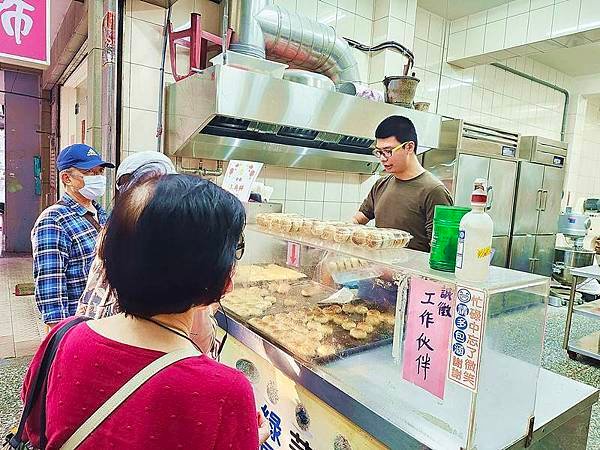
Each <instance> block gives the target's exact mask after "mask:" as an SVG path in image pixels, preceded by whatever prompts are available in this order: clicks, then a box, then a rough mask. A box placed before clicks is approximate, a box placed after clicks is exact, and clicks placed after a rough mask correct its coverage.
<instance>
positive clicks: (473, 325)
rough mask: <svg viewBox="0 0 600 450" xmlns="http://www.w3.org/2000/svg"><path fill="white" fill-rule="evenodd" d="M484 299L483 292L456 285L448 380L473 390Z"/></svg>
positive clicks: (477, 370) (476, 379)
mask: <svg viewBox="0 0 600 450" xmlns="http://www.w3.org/2000/svg"><path fill="white" fill-rule="evenodd" d="M486 314H487V302H486V298H485V292H483V291H479V290H476V289H470V288H465V287H460V286H457V289H456V306H455V309H454V314H453V319H454V320H453V323H452V347H451V352H450V361H449V364H448V379H449V380H452V381H454V382H455V383H458V384H460V385H461V386H463V387H466V388H467V389H469V390H470V391H473V392H477V387H478V385H479V364H480V362H481V345H482V339H483V330H484V328H485V317H486Z"/></svg>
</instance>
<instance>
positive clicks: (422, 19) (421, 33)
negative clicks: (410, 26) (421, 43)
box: [415, 8, 431, 40]
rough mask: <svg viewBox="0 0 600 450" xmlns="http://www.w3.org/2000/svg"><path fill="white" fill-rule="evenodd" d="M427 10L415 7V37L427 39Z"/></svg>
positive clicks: (428, 15)
mask: <svg viewBox="0 0 600 450" xmlns="http://www.w3.org/2000/svg"><path fill="white" fill-rule="evenodd" d="M430 16H431V14H430V13H429V11H427V10H425V9H423V8H417V16H416V26H415V37H417V38H419V39H423V40H427V39H428V35H429V17H430Z"/></svg>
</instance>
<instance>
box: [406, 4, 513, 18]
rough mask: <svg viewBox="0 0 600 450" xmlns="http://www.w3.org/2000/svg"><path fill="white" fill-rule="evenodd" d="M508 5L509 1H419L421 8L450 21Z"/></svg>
mask: <svg viewBox="0 0 600 450" xmlns="http://www.w3.org/2000/svg"><path fill="white" fill-rule="evenodd" d="M507 3H508V0H418V2H417V4H418V6H420V7H421V8H423V9H426V10H427V11H431V12H432V13H434V14H437V15H438V16H442V17H445V18H446V19H450V20H454V19H458V18H459V17H464V16H468V15H469V14H475V13H478V12H480V11H484V10H486V9H490V8H495V7H496V6H500V5H503V4H507Z"/></svg>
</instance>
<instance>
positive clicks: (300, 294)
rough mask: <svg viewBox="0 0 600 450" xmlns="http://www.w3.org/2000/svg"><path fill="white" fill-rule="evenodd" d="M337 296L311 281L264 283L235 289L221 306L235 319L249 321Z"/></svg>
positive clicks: (328, 289)
mask: <svg viewBox="0 0 600 450" xmlns="http://www.w3.org/2000/svg"><path fill="white" fill-rule="evenodd" d="M334 292H335V290H334V289H331V288H328V287H326V286H323V285H320V284H318V283H315V282H314V281H310V280H300V281H293V282H287V281H273V282H262V283H259V284H256V285H253V286H248V285H245V287H241V288H237V289H234V290H233V291H232V292H231V293H229V294H227V295H226V296H225V297H223V299H222V300H221V305H222V306H223V308H224V309H225V310H226V312H227V313H229V314H231V315H232V316H233V317H234V318H236V319H239V320H242V321H247V320H249V319H251V318H253V317H261V316H264V315H270V314H279V313H288V312H291V311H294V310H296V309H298V308H302V307H308V306H312V305H314V304H316V303H317V302H320V301H321V300H324V299H326V298H327V297H329V296H330V295H331V294H333V293H334Z"/></svg>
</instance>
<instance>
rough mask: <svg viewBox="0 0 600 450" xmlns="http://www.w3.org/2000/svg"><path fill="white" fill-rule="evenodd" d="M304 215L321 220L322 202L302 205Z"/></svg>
mask: <svg viewBox="0 0 600 450" xmlns="http://www.w3.org/2000/svg"><path fill="white" fill-rule="evenodd" d="M359 1H360V0H359ZM304 215H305V216H306V217H309V218H311V219H319V220H321V219H323V202H309V201H307V202H306V203H305V204H304Z"/></svg>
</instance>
